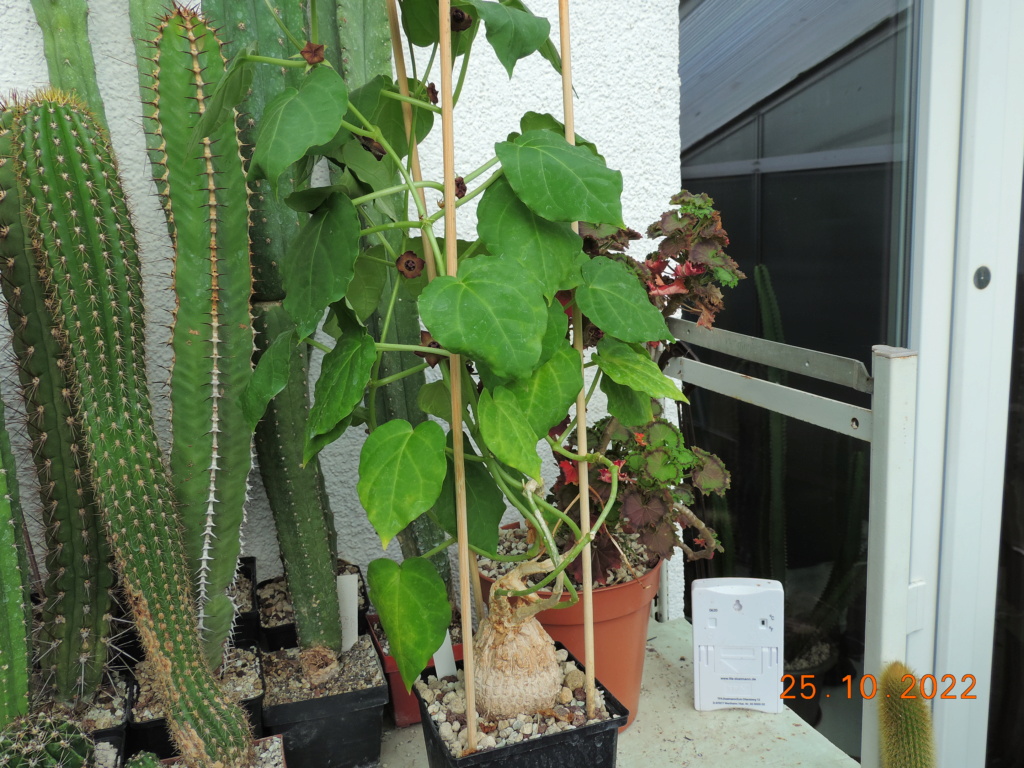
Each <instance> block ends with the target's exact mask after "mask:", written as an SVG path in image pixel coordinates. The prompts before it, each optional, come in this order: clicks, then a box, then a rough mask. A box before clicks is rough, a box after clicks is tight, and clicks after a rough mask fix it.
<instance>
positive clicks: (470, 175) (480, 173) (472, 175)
mask: <svg viewBox="0 0 1024 768" xmlns="http://www.w3.org/2000/svg"><path fill="white" fill-rule="evenodd" d="M497 164H498V158H497V157H492V158H491V159H490V160H488V161H487V162H486V163H484V164H483V165H481V166H480V167H479V168H476V169H474V170H472V171H470V172H469V173H467V174H466V175H465V176H463V177H462V180H463V181H464V182H466V183H467V184H469V182H471V181H473V179H475V178H476V177H477V176H483V175H484V174H485V173H487V171H488V170H490V169H491V168H493V167H494V166H496V165H497Z"/></svg>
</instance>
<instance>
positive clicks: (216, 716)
mask: <svg viewBox="0 0 1024 768" xmlns="http://www.w3.org/2000/svg"><path fill="white" fill-rule="evenodd" d="M13 112H14V114H13V115H12V130H11V145H12V149H13V153H12V154H13V155H14V170H15V174H16V176H17V184H18V192H19V194H20V195H21V197H22V203H23V205H24V210H25V223H26V226H27V228H28V231H29V237H30V239H31V243H32V246H33V252H34V254H35V255H36V258H37V259H38V262H37V265H38V267H39V270H40V273H41V275H42V276H43V278H44V280H45V283H46V291H47V297H48V301H49V303H50V312H51V316H52V317H53V318H54V320H55V321H56V322H57V323H58V325H59V329H58V335H59V338H60V340H61V343H62V344H63V345H64V348H65V350H66V356H67V358H68V360H69V363H70V365H69V367H70V369H71V370H70V374H71V378H72V380H73V382H74V388H73V393H72V396H73V397H74V398H75V399H76V400H77V402H78V405H79V412H80V414H81V419H82V429H83V433H84V435H85V438H86V440H85V442H86V446H87V453H88V459H89V464H90V467H91V469H92V476H93V483H94V487H95V491H96V497H97V503H98V504H99V507H100V511H101V514H102V515H103V519H104V523H105V525H106V527H107V534H108V538H109V541H110V544H111V548H112V550H113V552H114V558H115V563H116V565H117V568H118V571H119V573H120V575H121V579H122V584H123V586H124V590H125V593H126V596H127V600H128V603H129V605H130V606H131V608H132V612H133V614H134V616H135V621H136V624H137V626H138V629H139V634H140V636H141V638H142V644H143V647H144V649H145V652H146V656H147V658H148V659H149V660H150V661H151V662H153V664H154V666H155V667H156V669H157V670H158V675H157V678H156V685H157V687H158V692H159V693H160V694H161V697H162V699H163V701H164V703H165V706H166V707H167V716H168V723H169V725H170V728H171V733H172V735H173V736H174V739H175V741H176V743H177V745H178V748H179V750H180V751H181V753H182V756H183V757H185V758H186V760H187V761H188V762H190V763H191V764H192V765H195V766H199V767H201V768H215V767H216V766H218V765H220V766H223V765H232V766H234V765H237V766H245V765H248V764H249V763H251V760H252V745H251V743H250V739H249V727H248V723H247V722H246V717H245V714H244V712H243V711H242V710H241V709H240V708H239V707H237V706H235V705H233V704H231V703H230V702H228V701H227V700H226V699H225V697H224V696H223V694H222V693H221V691H220V690H219V688H218V687H217V684H216V682H215V681H214V679H213V676H212V675H211V674H210V672H209V671H208V669H207V668H206V664H205V660H204V658H203V656H202V653H201V650H200V643H199V634H198V624H197V619H196V613H195V610H194V597H193V591H192V581H191V578H190V574H189V572H188V567H187V562H186V559H185V552H184V548H183V546H182V541H181V532H180V530H181V529H180V525H181V524H180V520H179V517H178V514H177V511H176V508H175V502H174V499H173V496H172V494H171V491H170V483H169V481H168V478H167V476H166V472H165V469H164V465H163V461H162V457H161V454H160V450H159V447H158V445H157V442H156V434H155V430H154V426H153V420H152V414H151V411H150V407H149V393H148V387H147V382H146V379H145V359H144V357H145V355H144V349H143V344H142V335H143V331H144V328H143V324H144V307H143V303H142V292H141V285H140V263H139V258H138V251H137V246H136V243H135V236H134V231H133V228H132V225H131V221H130V220H129V218H128V209H127V205H126V202H125V199H124V195H123V193H122V192H121V187H120V182H119V181H118V177H117V169H116V166H115V163H114V160H113V157H112V155H111V153H110V148H109V143H108V140H107V139H106V137H105V135H104V134H103V133H102V132H101V131H100V130H99V129H98V128H97V127H96V125H95V124H94V123H93V122H92V120H91V118H90V117H89V116H88V114H87V113H86V112H85V111H84V110H83V109H82V108H81V107H80V106H79V105H78V104H77V103H76V102H75V101H74V100H72V99H71V98H69V97H67V96H64V95H61V94H59V93H45V94H42V95H39V96H36V97H34V98H33V99H31V100H27V101H25V102H22V103H18V104H15V105H14V106H13Z"/></svg>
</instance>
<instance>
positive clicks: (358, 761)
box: [263, 657, 388, 768]
mask: <svg viewBox="0 0 1024 768" xmlns="http://www.w3.org/2000/svg"><path fill="white" fill-rule="evenodd" d="M374 660H376V657H374ZM377 663H378V664H379V662H377ZM381 679H383V673H381ZM387 701H388V687H387V684H384V685H378V686H374V687H372V688H365V689H363V690H361V691H352V692H351V693H340V694H337V695H335V696H325V697H323V698H319V699H309V700H307V701H297V702H294V703H289V704H277V705H274V706H272V707H264V708H263V728H264V733H265V734H266V735H267V736H271V735H275V734H281V735H282V736H283V737H284V753H285V757H286V758H287V759H288V763H289V764H290V765H299V766H309V768H371V767H372V766H376V765H377V764H378V763H379V762H380V745H381V735H382V732H383V725H384V722H383V721H384V705H385V704H387Z"/></svg>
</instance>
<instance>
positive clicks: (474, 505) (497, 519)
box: [430, 432, 505, 554]
mask: <svg viewBox="0 0 1024 768" xmlns="http://www.w3.org/2000/svg"><path fill="white" fill-rule="evenodd" d="M448 445H452V435H451V433H450V432H449V433H448ZM463 445H464V447H465V450H466V453H467V454H470V455H473V456H475V455H476V453H474V451H473V448H472V446H471V445H469V441H468V440H463ZM504 514H505V496H504V495H503V494H502V492H501V490H500V489H499V488H498V486H497V485H496V484H495V482H494V478H492V477H491V473H490V472H488V471H487V467H485V466H484V465H483V464H482V463H481V462H479V461H467V462H466V528H467V532H468V534H469V543H470V544H472V545H473V546H474V547H477V548H479V549H482V550H484V551H485V552H489V553H491V554H495V553H496V552H497V551H498V526H499V525H500V524H501V518H502V516H503V515H504ZM430 516H431V517H432V518H433V519H434V522H436V523H437V524H438V525H439V526H441V528H443V529H444V530H446V531H447V532H448V533H450V534H451V535H452V536H457V535H458V529H457V523H456V521H455V464H454V462H453V461H452V459H451V457H448V474H447V475H445V477H444V485H443V486H442V487H441V495H440V496H438V497H437V503H436V504H434V507H433V509H431V510H430Z"/></svg>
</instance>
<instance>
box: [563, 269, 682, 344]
mask: <svg viewBox="0 0 1024 768" xmlns="http://www.w3.org/2000/svg"><path fill="white" fill-rule="evenodd" d="M576 301H577V302H579V305H580V309H582V310H583V313H584V314H585V315H586V316H587V317H589V318H590V320H591V322H593V323H594V324H595V325H596V326H597V327H598V328H600V329H601V330H602V331H604V332H605V333H606V334H610V335H612V336H614V337H615V338H617V339H619V340H621V341H626V342H644V341H662V340H664V339H670V338H672V336H671V334H670V333H669V331H668V326H667V325H666V324H665V318H664V317H662V314H661V312H659V311H658V308H657V307H655V306H654V305H653V304H651V301H650V299H648V298H647V291H645V290H644V289H643V286H642V285H640V281H639V280H638V279H637V277H636V275H634V274H633V273H632V272H630V271H629V268H628V267H627V266H626V265H625V264H623V263H622V262H620V261H615V260H614V259H609V258H607V257H605V256H597V257H595V258H593V259H590V260H589V261H588V262H587V263H586V264H584V265H583V284H582V285H580V286H579V287H578V288H577V289H576Z"/></svg>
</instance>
